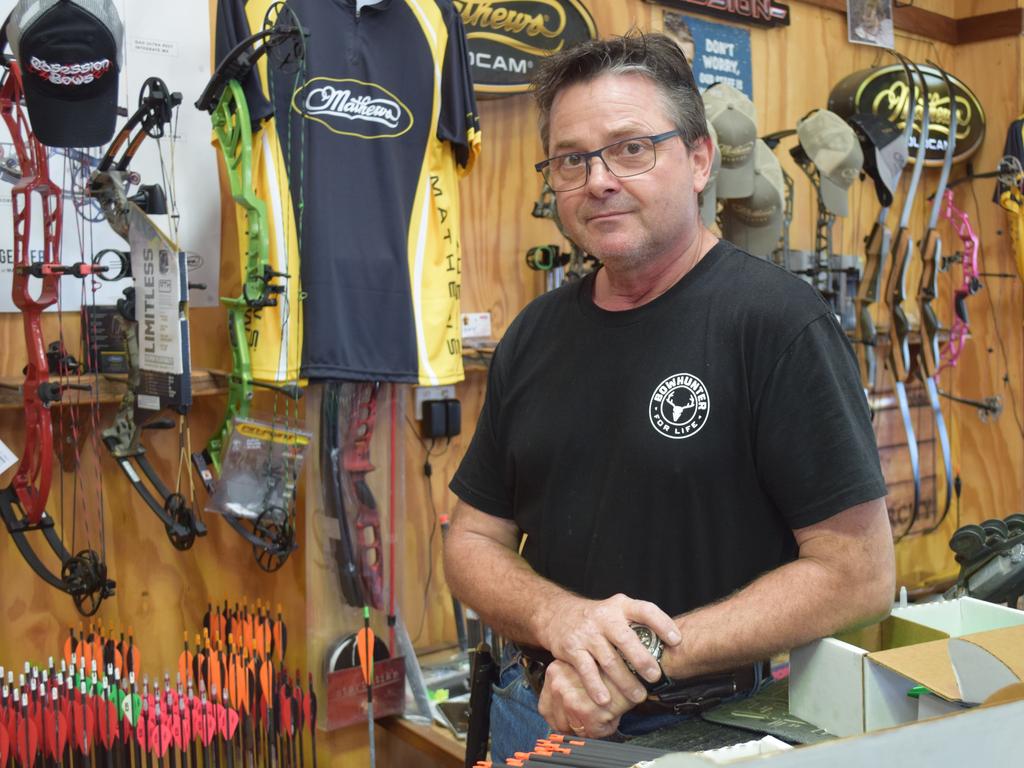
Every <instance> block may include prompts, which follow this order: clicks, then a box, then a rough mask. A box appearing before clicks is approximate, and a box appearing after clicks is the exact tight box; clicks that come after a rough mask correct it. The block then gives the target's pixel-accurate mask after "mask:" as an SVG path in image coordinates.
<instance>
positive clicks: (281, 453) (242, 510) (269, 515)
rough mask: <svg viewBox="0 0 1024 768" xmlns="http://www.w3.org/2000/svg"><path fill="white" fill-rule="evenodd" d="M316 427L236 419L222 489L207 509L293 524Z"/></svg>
mask: <svg viewBox="0 0 1024 768" xmlns="http://www.w3.org/2000/svg"><path fill="white" fill-rule="evenodd" d="M309 441H310V433H309V432H305V431H302V430H298V429H292V428H285V427H282V426H281V425H276V426H275V425H273V424H269V423H267V422H263V421H257V420H254V419H235V421H234V426H233V428H232V430H231V435H230V437H229V438H228V445H227V450H226V451H225V453H224V460H223V465H222V468H221V476H220V481H219V482H218V483H217V490H216V491H215V492H214V494H213V495H212V496H211V497H210V499H209V501H208V502H207V506H206V509H207V511H209V512H216V513H218V514H221V515H230V516H232V517H241V518H245V519H248V520H258V521H262V522H263V523H265V524H266V525H284V524H289V525H290V514H289V510H291V509H292V507H293V505H294V503H295V493H296V490H297V488H298V477H299V472H300V471H301V469H302V462H303V459H304V458H305V456H306V449H307V448H308V447H309Z"/></svg>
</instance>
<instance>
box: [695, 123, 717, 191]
mask: <svg viewBox="0 0 1024 768" xmlns="http://www.w3.org/2000/svg"><path fill="white" fill-rule="evenodd" d="M689 158H690V173H691V174H692V175H693V189H694V191H695V192H703V191H704V187H706V186H707V185H708V179H709V178H711V164H712V162H713V161H714V159H715V148H714V146H713V145H712V144H711V137H710V136H705V137H704V138H703V139H700V140H699V141H697V143H696V144H694V145H693V148H691V149H689Z"/></svg>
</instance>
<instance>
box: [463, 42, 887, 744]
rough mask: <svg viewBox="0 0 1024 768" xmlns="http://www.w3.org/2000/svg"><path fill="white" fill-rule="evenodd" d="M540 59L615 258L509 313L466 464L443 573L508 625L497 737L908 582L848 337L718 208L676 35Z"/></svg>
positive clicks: (669, 714)
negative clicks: (746, 244)
mask: <svg viewBox="0 0 1024 768" xmlns="http://www.w3.org/2000/svg"><path fill="white" fill-rule="evenodd" d="M538 70H539V71H538V73H537V75H536V76H535V94H536V97H537V101H538V105H539V107H540V114H541V138H542V140H543V143H544V147H545V150H546V151H547V153H548V155H549V158H548V159H547V160H545V161H543V162H541V163H539V164H538V170H540V171H541V172H542V173H543V174H544V177H545V180H546V181H547V182H548V183H549V184H550V185H551V187H552V188H553V189H554V190H555V191H556V194H557V203H558V213H559V217H560V220H561V222H562V225H563V226H564V227H565V229H566V231H567V233H568V235H569V236H570V237H571V238H572V239H573V240H574V241H575V242H576V243H577V244H578V245H579V246H580V247H582V248H583V249H584V250H585V251H586V252H588V253H591V254H593V255H594V256H596V257H598V258H599V259H600V260H601V262H602V264H603V267H602V268H601V269H600V270H598V271H597V272H596V273H594V274H592V275H590V276H589V277H587V278H585V279H583V280H581V281H577V282H573V283H569V284H567V285H565V286H563V287H562V288H561V289H559V290H557V291H554V292H551V293H548V294H544V295H543V296H541V297H540V298H538V299H537V300H535V301H534V302H532V303H531V304H530V305H529V306H528V307H527V308H526V309H525V310H524V311H523V312H522V313H521V314H520V315H519V317H517V318H516V320H515V321H514V322H513V323H512V325H511V326H510V327H509V329H508V331H507V333H506V334H505V337H504V338H503V339H502V341H501V343H500V344H499V346H498V349H497V351H496V352H495V356H494V361H493V364H492V366H491V371H490V375H489V380H488V390H487V398H486V401H485V403H484V407H483V410H482V412H481V414H480V420H479V422H478V425H477V430H476V434H475V435H474V437H473V441H472V444H471V445H470V447H469V450H468V452H467V454H466V457H465V459H464V460H463V462H462V465H461V466H460V467H459V470H458V472H457V473H456V475H455V477H454V479H453V480H452V483H451V488H452V490H453V491H454V492H455V493H456V494H457V495H458V496H459V497H460V499H461V502H460V503H459V505H458V507H457V509H456V513H455V516H454V519H453V521H452V527H451V531H450V534H449V537H448V540H447V543H446V546H445V569H446V573H447V577H448V582H449V585H450V586H451V589H452V592H453V593H454V594H455V595H457V596H458V597H459V598H460V599H462V600H463V601H464V602H465V603H466V604H468V605H469V606H471V607H473V608H474V609H475V610H476V611H477V612H478V613H480V614H481V616H482V617H483V618H484V620H486V621H487V622H488V623H489V624H491V625H492V626H493V627H494V628H495V629H496V630H497V631H499V632H500V633H501V634H502V635H504V636H505V637H506V638H508V639H509V640H511V641H512V643H511V644H510V647H511V649H512V651H511V654H510V656H509V657H508V658H507V659H506V661H507V665H506V667H505V669H504V670H503V673H502V680H501V682H500V684H499V686H498V688H497V691H496V696H495V698H494V701H493V703H492V755H493V757H494V759H495V760H496V761H497V760H501V759H503V758H504V757H507V756H508V755H509V754H510V753H511V752H512V751H514V750H520V749H525V748H528V747H529V746H531V745H532V743H533V740H534V739H535V738H536V737H537V736H539V735H543V733H544V732H546V731H547V730H550V729H555V730H559V731H565V732H571V733H577V734H581V735H587V736H592V737H603V736H608V735H611V734H612V733H614V732H615V731H616V730H618V731H620V732H622V733H625V734H639V733H644V732H647V731H649V730H652V729H654V728H658V727H662V726H664V725H668V724H670V723H672V722H674V721H676V720H678V718H679V716H680V715H685V714H692V713H693V712H695V711H699V710H700V709H701V708H702V707H704V706H706V705H707V703H708V702H713V701H715V700H720V699H721V698H724V697H727V696H729V695H732V694H733V693H736V692H742V691H749V690H752V689H754V688H756V686H757V685H758V684H759V682H760V680H761V677H762V675H763V674H764V663H763V662H764V660H765V659H767V658H768V657H769V656H770V655H771V654H773V653H775V652H777V651H781V650H785V649H789V648H791V647H793V646H796V645H799V644H802V643H805V642H807V641H809V640H811V639H813V638H816V637H821V636H823V635H827V634H830V633H832V632H835V631H837V630H839V629H841V628H843V627H846V626H850V625H853V624H857V623H862V622H865V621H868V620H870V619H872V618H874V617H877V616H880V615H883V614H885V613H886V612H887V611H888V608H889V605H890V601H891V599H892V594H893V591H894V568H893V551H892V537H891V531H890V528H889V522H888V517H887V515H886V510H885V504H884V496H885V484H884V482H883V480H882V474H881V469H880V467H879V461H878V453H877V449H876V446H875V442H874V434H873V432H872V429H871V425H870V421H869V414H868V408H867V403H866V402H865V399H864V395H863V392H862V390H861V388H860V384H859V376H858V372H857V364H856V361H855V359H854V357H853V353H852V350H851V348H850V346H849V343H848V342H847V340H846V337H845V336H844V334H843V332H842V330H841V328H840V327H839V324H838V322H837V321H836V318H835V317H834V315H833V314H832V312H831V311H830V309H829V308H828V306H827V305H826V304H825V302H824V301H823V300H822V299H821V298H820V297H819V296H818V295H817V293H815V292H814V290H813V289H812V288H810V287H809V286H807V285H805V284H804V283H803V282H801V281H800V280H799V279H797V278H795V277H793V276H792V275H790V274H788V273H786V272H785V271H783V270H781V269H779V268H777V267H775V266H773V265H771V264H768V263H766V262H764V261H762V260H760V259H756V258H754V257H752V256H750V255H749V254H745V253H743V252H741V251H739V250H737V249H736V248H735V247H733V246H732V245H730V244H729V243H726V242H724V241H720V240H718V239H717V238H716V237H715V236H714V235H713V234H712V233H711V232H709V231H708V230H707V229H705V228H704V227H703V225H702V224H701V220H700V215H699V208H698V204H697V194H698V193H699V192H700V191H701V190H702V189H703V188H704V185H705V184H706V183H707V180H708V175H709V170H710V166H711V161H712V157H713V155H712V147H711V144H710V140H709V138H708V135H707V128H706V122H705V117H704V111H703V107H702V104H701V99H700V95H699V94H698V92H697V89H696V87H695V84H694V81H693V76H692V74H691V72H690V69H689V67H688V66H687V64H686V61H685V59H684V58H683V56H682V55H681V53H680V52H679V49H678V48H677V47H676V46H675V44H674V43H673V42H671V41H670V40H669V39H668V38H666V37H664V36H662V35H653V34H652V35H648V36H646V37H641V36H636V37H632V36H629V37H625V38H617V39H613V40H607V41H589V42H586V43H583V44H581V45H580V46H577V47H575V48H572V49H570V50H567V51H564V52H562V53H559V54H555V55H553V56H551V57H549V58H548V59H546V60H545V62H543V64H542V65H541V66H540V67H539V68H538ZM523 534H525V535H526V540H525V543H524V544H523V545H522V548H521V554H520V543H521V538H522V535H523ZM659 646H660V649H659ZM634 670H635V671H634ZM542 672H543V674H541V673H542ZM698 700H701V701H699V702H698Z"/></svg>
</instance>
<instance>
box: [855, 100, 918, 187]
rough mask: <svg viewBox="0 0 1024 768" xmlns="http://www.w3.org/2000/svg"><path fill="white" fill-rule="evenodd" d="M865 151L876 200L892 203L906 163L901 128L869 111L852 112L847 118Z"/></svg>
mask: <svg viewBox="0 0 1024 768" xmlns="http://www.w3.org/2000/svg"><path fill="white" fill-rule="evenodd" d="M846 122H848V123H849V124H850V125H851V126H852V127H853V131H854V133H856V134H857V139H858V141H860V146H861V149H862V150H863V152H864V171H865V173H867V174H868V175H869V176H870V177H871V178H872V179H873V180H874V182H875V194H876V195H877V196H878V202H879V203H881V204H882V205H884V206H886V207H888V206H890V205H892V200H893V194H894V193H895V192H896V185H897V183H898V182H899V180H900V174H901V173H902V171H903V166H904V165H906V164H907V157H908V155H907V142H906V139H905V138H904V136H903V131H901V130H900V129H899V127H898V126H897V125H896V124H895V123H893V122H892V121H891V120H886V119H885V118H884V117H879V116H878V115H875V114H871V113H870V112H854V113H853V114H852V115H850V116H849V117H847V118H846Z"/></svg>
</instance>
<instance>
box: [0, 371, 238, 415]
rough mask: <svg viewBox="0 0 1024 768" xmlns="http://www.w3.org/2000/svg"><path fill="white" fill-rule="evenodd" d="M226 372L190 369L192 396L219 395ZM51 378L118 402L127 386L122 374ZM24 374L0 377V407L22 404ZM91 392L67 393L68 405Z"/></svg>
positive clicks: (82, 400)
mask: <svg viewBox="0 0 1024 768" xmlns="http://www.w3.org/2000/svg"><path fill="white" fill-rule="evenodd" d="M227 378H228V374H227V372H226V371H217V370H210V369H206V368H197V369H195V370H193V371H192V396H193V397H205V396H207V395H220V394H224V393H225V392H227V388H228V384H227ZM50 380H51V381H63V382H64V383H67V384H73V385H79V384H82V385H88V386H90V387H94V386H96V385H97V382H98V385H99V390H100V391H99V402H100V403H119V402H121V398H122V397H124V393H125V389H126V388H127V379H126V376H125V375H124V374H115V373H99V374H92V373H89V374H84V375H82V376H80V377H79V376H72V377H66V378H64V379H61V378H60V377H57V376H54V377H51V379H50ZM24 382H25V379H24V378H23V377H20V376H19V377H15V376H3V377H0V409H20V408H21V407H22V399H21V387H22V384H24ZM92 399H93V398H92V394H91V393H90V392H78V391H71V392H69V393H68V396H67V400H66V403H67V404H74V403H80V404H87V403H91V402H92Z"/></svg>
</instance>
